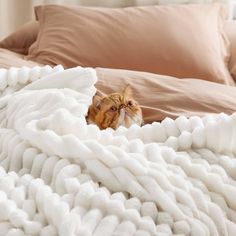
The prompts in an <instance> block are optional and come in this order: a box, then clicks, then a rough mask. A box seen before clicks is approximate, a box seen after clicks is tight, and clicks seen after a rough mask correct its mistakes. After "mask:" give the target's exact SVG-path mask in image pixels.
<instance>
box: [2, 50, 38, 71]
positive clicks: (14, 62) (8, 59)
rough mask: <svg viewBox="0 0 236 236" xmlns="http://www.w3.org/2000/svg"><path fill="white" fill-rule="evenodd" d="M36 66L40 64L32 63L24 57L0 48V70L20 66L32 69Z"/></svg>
mask: <svg viewBox="0 0 236 236" xmlns="http://www.w3.org/2000/svg"><path fill="white" fill-rule="evenodd" d="M36 65H40V64H39V63H37V62H34V61H29V60H25V59H24V55H21V54H19V53H15V52H12V51H10V50H7V49H3V48H0V68H9V67H21V66H28V67H33V66H36Z"/></svg>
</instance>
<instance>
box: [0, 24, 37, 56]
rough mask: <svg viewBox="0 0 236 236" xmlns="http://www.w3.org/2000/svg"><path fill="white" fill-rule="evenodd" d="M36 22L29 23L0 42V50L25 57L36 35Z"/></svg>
mask: <svg viewBox="0 0 236 236" xmlns="http://www.w3.org/2000/svg"><path fill="white" fill-rule="evenodd" d="M38 27H39V25H38V22H37V21H30V22H28V23H26V24H24V25H23V26H21V27H20V28H19V29H17V30H16V31H15V32H13V33H12V34H10V35H9V36H7V37H6V38H5V39H3V40H2V41H1V42H0V48H5V49H8V50H11V51H13V52H17V53H20V54H24V55H27V54H28V50H29V47H30V46H31V44H32V43H33V42H34V41H35V40H36V38H37V35H38Z"/></svg>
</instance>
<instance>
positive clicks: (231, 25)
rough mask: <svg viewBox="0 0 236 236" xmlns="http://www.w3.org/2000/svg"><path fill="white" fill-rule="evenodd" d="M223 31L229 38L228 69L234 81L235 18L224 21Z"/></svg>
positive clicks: (235, 76)
mask: <svg viewBox="0 0 236 236" xmlns="http://www.w3.org/2000/svg"><path fill="white" fill-rule="evenodd" d="M225 31H226V34H227V36H228V38H229V40H230V49H231V56H230V61H229V69H230V72H231V74H232V76H233V78H234V80H235V81H236V20H233V21H226V22H225Z"/></svg>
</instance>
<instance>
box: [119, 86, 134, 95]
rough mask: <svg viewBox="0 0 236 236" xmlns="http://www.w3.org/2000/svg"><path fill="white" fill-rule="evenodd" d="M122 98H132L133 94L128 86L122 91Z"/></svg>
mask: <svg viewBox="0 0 236 236" xmlns="http://www.w3.org/2000/svg"><path fill="white" fill-rule="evenodd" d="M122 94H123V96H124V97H132V95H133V92H132V88H131V86H130V85H129V84H128V85H127V86H126V87H125V89H124V90H123V91H122Z"/></svg>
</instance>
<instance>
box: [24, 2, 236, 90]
mask: <svg viewBox="0 0 236 236" xmlns="http://www.w3.org/2000/svg"><path fill="white" fill-rule="evenodd" d="M35 12H36V18H37V20H38V21H39V33H38V37H37V39H36V41H35V42H34V43H33V44H32V45H31V47H30V48H29V55H28V56H27V58H28V59H30V60H33V61H37V62H39V63H42V64H50V65H57V64H62V65H63V66H64V67H65V68H69V67H73V66H77V65H80V66H85V67H86V66H89V67H105V68H118V69H130V70H138V71H146V72H153V73H157V74H163V75H170V76H175V77H178V78H189V77H191V78H198V79H203V80H209V81H214V82H218V83H224V84H230V85H232V84H234V81H233V79H232V78H231V76H230V73H229V71H228V69H227V65H228V59H229V47H228V46H229V44H228V40H227V38H226V35H225V32H224V29H223V22H224V19H225V17H224V9H223V7H222V6H221V5H219V4H211V5H194V4H193V5H174V6H172V5H168V6H147V7H128V8H123V9H118V8H117V9H106V8H83V7H78V6H59V5H45V6H37V7H36V8H35ZM213 39H214V40H213Z"/></svg>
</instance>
